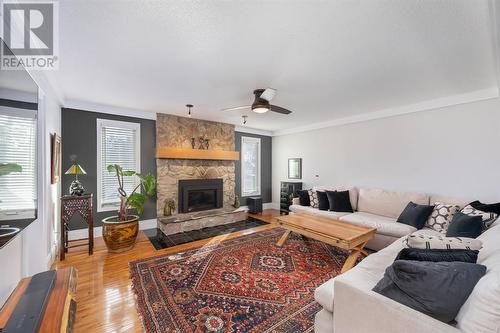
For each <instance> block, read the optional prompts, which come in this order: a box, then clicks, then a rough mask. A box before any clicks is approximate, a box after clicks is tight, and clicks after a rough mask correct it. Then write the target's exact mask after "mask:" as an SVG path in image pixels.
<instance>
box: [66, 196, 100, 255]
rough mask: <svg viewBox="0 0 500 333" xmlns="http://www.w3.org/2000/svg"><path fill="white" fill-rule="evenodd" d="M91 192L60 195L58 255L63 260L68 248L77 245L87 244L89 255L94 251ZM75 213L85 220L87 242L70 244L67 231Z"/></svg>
mask: <svg viewBox="0 0 500 333" xmlns="http://www.w3.org/2000/svg"><path fill="white" fill-rule="evenodd" d="M92 203H93V194H92V193H87V194H84V195H80V196H78V195H65V196H63V197H61V244H60V251H59V253H60V255H59V259H60V260H64V257H65V255H66V253H67V252H68V249H69V248H71V247H77V246H84V245H88V246H89V255H92V253H93V251H94V217H93V213H92V205H93V204H92ZM75 214H80V216H81V217H82V218H83V219H84V220H85V222H87V226H88V229H89V237H88V243H84V244H77V245H72V246H70V245H69V243H70V241H69V240H68V231H69V221H70V220H71V218H72V217H73V216H74V215H75ZM84 239H87V238H81V239H75V240H73V241H72V242H74V241H80V240H84Z"/></svg>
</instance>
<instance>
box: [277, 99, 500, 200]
mask: <svg viewBox="0 0 500 333" xmlns="http://www.w3.org/2000/svg"><path fill="white" fill-rule="evenodd" d="M499 148H500V99H498V98H495V99H490V100H485V101H479V102H474V103H469V104H462V105H456V106H452V107H446V108H441V109H437V110H432V111H426V112H419V113H413V114H408V115H404V116H397V117H392V118H385V119H378V120H372V121H366V122H360V123H354V124H349V125H343V126H338V127H330V128H324V129H319V130H314V131H308V132H302V133H296V134H290V135H284V136H277V137H274V138H273V183H274V184H273V201H274V202H279V183H280V181H283V180H286V178H287V159H288V158H291V157H301V158H302V159H303V161H302V163H303V179H302V181H303V182H304V184H305V187H306V188H310V187H311V186H313V185H335V184H351V185H355V186H367V187H380V188H384V189H392V190H403V191H421V192H428V193H436V194H443V195H450V196H456V197H463V198H471V199H475V198H478V199H482V200H485V201H500V171H499V166H500V153H499ZM316 175H318V176H317V177H316Z"/></svg>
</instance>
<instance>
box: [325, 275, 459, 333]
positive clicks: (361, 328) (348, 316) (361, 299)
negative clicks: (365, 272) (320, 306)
mask: <svg viewBox="0 0 500 333" xmlns="http://www.w3.org/2000/svg"><path fill="white" fill-rule="evenodd" d="M334 288H335V298H334V307H333V311H334V312H333V318H334V324H333V325H334V332H335V333H359V332H366V333H369V332H373V333H379V332H384V333H400V332H405V333H458V332H461V331H460V330H458V329H457V328H455V327H453V326H451V325H448V324H445V323H443V322H441V321H439V320H437V319H434V318H432V317H430V316H427V315H425V314H423V313H421V312H418V311H416V310H414V309H412V308H409V307H407V306H406V305H403V304H400V303H398V302H395V301H393V300H392V299H390V298H387V297H385V296H382V295H380V294H378V293H376V292H374V291H371V290H363V289H360V288H358V287H356V286H355V285H353V284H352V283H350V281H349V280H348V279H347V278H342V276H339V277H338V278H336V279H335V282H334Z"/></svg>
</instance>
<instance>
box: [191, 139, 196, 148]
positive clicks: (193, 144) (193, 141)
mask: <svg viewBox="0 0 500 333" xmlns="http://www.w3.org/2000/svg"><path fill="white" fill-rule="evenodd" d="M191 148H192V149H196V139H195V138H191Z"/></svg>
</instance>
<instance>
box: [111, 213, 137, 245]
mask: <svg viewBox="0 0 500 333" xmlns="http://www.w3.org/2000/svg"><path fill="white" fill-rule="evenodd" d="M102 224H103V226H102V237H103V238H104V242H105V243H106V247H107V248H108V251H109V252H113V253H117V252H124V251H128V250H130V249H131V248H133V247H134V245H135V240H136V239H137V234H138V233H139V216H137V215H130V216H129V219H128V220H127V221H119V220H118V216H110V217H107V218H105V219H104V220H102Z"/></svg>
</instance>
